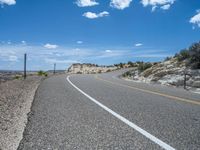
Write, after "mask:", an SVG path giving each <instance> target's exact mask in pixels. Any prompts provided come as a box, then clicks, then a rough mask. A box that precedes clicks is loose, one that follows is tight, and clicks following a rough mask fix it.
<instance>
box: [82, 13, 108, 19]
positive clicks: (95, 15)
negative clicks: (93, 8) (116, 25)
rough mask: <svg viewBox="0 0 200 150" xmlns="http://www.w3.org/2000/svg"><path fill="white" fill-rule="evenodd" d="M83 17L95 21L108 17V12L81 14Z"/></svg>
mask: <svg viewBox="0 0 200 150" xmlns="http://www.w3.org/2000/svg"><path fill="white" fill-rule="evenodd" d="M83 16H84V17H86V18H89V19H96V18H100V17H106V16H109V12H107V11H103V12H100V13H93V12H86V13H84V14H83Z"/></svg>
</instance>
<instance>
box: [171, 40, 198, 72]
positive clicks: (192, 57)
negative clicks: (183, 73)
mask: <svg viewBox="0 0 200 150" xmlns="http://www.w3.org/2000/svg"><path fill="white" fill-rule="evenodd" d="M174 57H175V58H177V60H178V62H182V61H185V62H186V66H187V67H189V68H191V69H200V42H198V43H194V44H192V46H190V47H189V48H188V49H184V50H181V51H180V52H179V53H177V54H176V55H175V56H174Z"/></svg>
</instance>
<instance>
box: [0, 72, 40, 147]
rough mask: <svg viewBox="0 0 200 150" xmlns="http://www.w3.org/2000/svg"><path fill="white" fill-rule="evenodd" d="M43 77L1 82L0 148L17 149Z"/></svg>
mask: <svg viewBox="0 0 200 150" xmlns="http://www.w3.org/2000/svg"><path fill="white" fill-rule="evenodd" d="M42 80H43V77H38V76H30V77H28V78H27V79H26V80H23V79H18V80H17V79H16V80H10V81H6V82H3V83H1V84H0V150H16V149H17V147H18V145H19V142H20V140H21V139H22V136H23V131H24V128H25V126H26V123H27V114H28V113H29V112H30V108H31V104H32V102H33V99H34V95H35V92H36V90H37V88H38V86H39V84H40V82H41V81H42Z"/></svg>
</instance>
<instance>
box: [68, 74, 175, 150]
mask: <svg viewBox="0 0 200 150" xmlns="http://www.w3.org/2000/svg"><path fill="white" fill-rule="evenodd" d="M69 78H70V76H68V77H67V81H68V82H69V83H70V84H71V85H72V86H73V87H74V88H75V89H77V90H78V91H79V92H80V93H82V94H83V95H85V96H86V97H87V98H89V99H90V100H91V101H93V102H94V103H96V104H97V105H99V106H100V107H101V108H103V109H104V110H106V111H107V112H109V113H110V114H112V115H113V116H115V117H116V118H118V119H119V120H121V121H122V122H124V123H125V124H127V125H128V126H130V127H131V128H133V129H135V130H136V131H138V132H140V133H141V134H142V135H144V136H145V137H147V138H148V139H150V140H151V141H153V142H154V143H156V144H158V145H159V146H160V147H162V148H164V149H166V150H175V148H173V147H171V146H170V145H168V144H166V143H165V142H163V141H161V140H160V139H158V138H157V137H155V136H153V135H151V134H150V133H148V132H147V131H145V130H144V129H142V128H140V127H139V126H137V125H136V124H134V123H132V122H130V121H129V120H127V119H126V118H124V117H122V116H120V115H119V114H118V113H116V112H114V111H113V110H111V109H110V108H108V107H106V106H105V105H103V104H101V103H100V102H98V101H97V100H96V99H94V98H92V97H91V96H90V95H88V94H86V93H85V92H83V91H82V90H81V89H79V88H78V87H77V86H76V85H74V84H73V83H72V82H71V81H70V79H69Z"/></svg>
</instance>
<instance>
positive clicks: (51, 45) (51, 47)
mask: <svg viewBox="0 0 200 150" xmlns="http://www.w3.org/2000/svg"><path fill="white" fill-rule="evenodd" d="M44 47H45V48H47V49H56V48H58V45H53V44H49V43H47V44H45V45H44Z"/></svg>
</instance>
